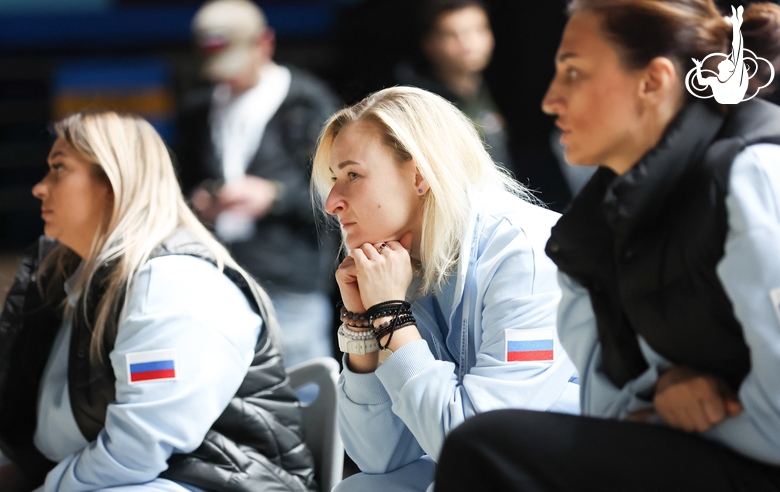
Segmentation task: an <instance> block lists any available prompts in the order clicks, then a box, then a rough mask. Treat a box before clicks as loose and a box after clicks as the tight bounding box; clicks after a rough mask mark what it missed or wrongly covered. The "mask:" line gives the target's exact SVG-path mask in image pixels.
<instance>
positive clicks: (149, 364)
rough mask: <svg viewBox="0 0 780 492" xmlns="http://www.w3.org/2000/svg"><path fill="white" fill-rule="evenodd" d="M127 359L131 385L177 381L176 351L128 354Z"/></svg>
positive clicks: (166, 350)
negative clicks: (146, 382)
mask: <svg viewBox="0 0 780 492" xmlns="http://www.w3.org/2000/svg"><path fill="white" fill-rule="evenodd" d="M125 359H126V360H127V375H128V382H129V383H130V384H133V383H141V382H144V381H171V380H175V379H176V349H164V350H149V351H148V352H135V353H132V354H127V355H126V356H125Z"/></svg>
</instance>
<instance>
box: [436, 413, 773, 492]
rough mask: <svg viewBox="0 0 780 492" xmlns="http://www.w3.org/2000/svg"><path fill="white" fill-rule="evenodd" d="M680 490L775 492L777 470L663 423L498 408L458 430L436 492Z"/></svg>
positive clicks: (440, 470) (452, 436) (443, 462)
mask: <svg viewBox="0 0 780 492" xmlns="http://www.w3.org/2000/svg"><path fill="white" fill-rule="evenodd" d="M777 432H780V428H778V429H777ZM677 490H679V491H685V492H698V491H704V492H720V491H724V492H725V491H744V492H765V491H767V492H768V491H775V492H776V491H780V467H774V466H768V465H764V464H761V463H758V462H756V461H753V460H750V459H747V458H744V457H742V456H740V455H738V454H736V453H734V452H732V451H730V450H728V449H725V448H723V447H722V446H719V445H718V444H715V443H713V442H710V441H708V440H706V439H704V438H702V437H698V436H695V435H691V434H686V433H684V432H680V431H675V430H672V429H668V428H665V427H660V426H655V425H649V424H638V423H630V422H621V421H617V420H602V419H594V418H587V417H574V416H571V415H563V414H555V413H542V412H531V411H524V410H500V411H496V412H488V413H485V414H482V415H478V416H476V417H474V418H471V419H469V420H467V421H466V422H465V423H464V424H463V425H461V426H460V427H458V428H457V429H455V430H454V431H453V432H452V433H451V434H450V436H449V437H448V438H447V441H446V442H445V444H444V448H443V450H442V453H441V457H440V459H439V465H438V467H437V470H436V491H437V492H453V491H464V492H465V491H468V492H476V491H491V492H492V491H500V492H511V491H524V492H559V491H561V492H563V491H566V492H568V491H589V492H590V491H615V492H642V491H648V492H650V491H653V492H655V491H663V492H667V491H677Z"/></svg>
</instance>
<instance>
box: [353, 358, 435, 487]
mask: <svg viewBox="0 0 780 492" xmlns="http://www.w3.org/2000/svg"><path fill="white" fill-rule="evenodd" d="M338 391H339V393H338V401H339V404H338V422H339V432H340V434H341V439H342V441H344V449H346V451H347V454H348V455H349V457H350V458H352V460H353V461H354V462H355V464H356V465H357V466H358V468H360V470H361V471H362V472H364V473H387V472H390V471H393V470H396V469H398V468H400V467H402V466H404V465H407V464H409V463H411V462H413V461H415V460H417V459H418V458H420V457H421V456H422V455H424V454H425V451H423V449H422V448H421V447H420V444H419V443H418V442H417V440H416V439H415V437H414V435H413V434H412V433H411V431H410V430H409V428H408V427H407V426H406V424H404V422H403V420H401V419H400V418H399V417H398V416H397V415H396V414H395V413H393V409H392V404H393V402H392V401H391V399H390V395H388V394H387V391H385V388H384V386H383V385H382V382H381V381H380V380H379V378H377V376H376V373H374V372H370V373H366V374H359V373H355V372H352V371H351V370H350V369H349V365H348V363H347V360H346V357H345V360H344V370H343V371H342V373H341V377H340V379H339V385H338Z"/></svg>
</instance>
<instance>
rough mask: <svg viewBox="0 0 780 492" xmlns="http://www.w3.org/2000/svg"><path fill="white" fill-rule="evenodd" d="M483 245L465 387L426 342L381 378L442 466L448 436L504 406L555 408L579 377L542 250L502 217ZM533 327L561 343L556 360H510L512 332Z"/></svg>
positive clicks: (471, 285)
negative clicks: (561, 334)
mask: <svg viewBox="0 0 780 492" xmlns="http://www.w3.org/2000/svg"><path fill="white" fill-rule="evenodd" d="M481 246H482V247H481V252H480V256H479V258H478V259H476V264H475V266H474V271H473V278H471V273H470V274H469V277H470V278H469V279H467V281H466V282H467V287H466V293H465V295H464V300H463V307H462V309H463V311H464V312H468V317H467V319H466V320H465V323H463V324H468V325H469V326H470V329H473V330H474V331H473V332H474V333H476V334H477V335H476V337H477V338H476V340H475V344H476V346H475V347H474V349H475V352H474V355H473V359H474V360H475V361H476V363H475V365H474V366H473V367H472V368H471V370H470V371H469V372H468V373H466V374H465V375H464V377H463V379H462V381H459V380H458V376H457V374H456V368H455V365H454V364H453V363H452V362H445V361H441V360H437V359H436V358H435V356H434V355H433V353H432V352H431V349H430V347H429V346H428V344H427V343H426V342H425V341H424V340H418V341H413V342H411V343H407V344H406V345H404V346H403V347H401V348H400V349H399V350H397V351H396V352H395V353H394V354H393V355H391V356H390V357H389V358H388V359H387V360H386V361H385V363H384V364H382V365H381V366H379V368H378V369H377V370H376V372H375V374H376V375H377V377H378V378H379V380H380V381H381V382H382V384H383V386H384V388H385V389H386V391H387V393H388V395H389V397H390V399H391V400H392V410H393V413H395V414H396V415H397V416H398V417H400V418H401V420H402V421H403V422H404V423H405V424H406V426H407V427H408V428H409V429H410V430H411V432H412V434H413V435H414V436H415V437H416V438H417V441H418V442H419V443H420V445H421V446H422V448H423V449H424V450H425V452H426V453H428V455H430V456H431V457H432V458H433V459H434V460H435V459H437V457H438V454H439V451H440V449H441V445H442V444H443V441H444V438H445V437H446V435H447V433H448V432H449V431H450V430H451V429H453V428H454V427H456V426H457V425H459V424H460V423H462V422H463V421H464V420H465V419H466V418H468V417H471V416H473V415H475V414H477V413H481V412H486V411H489V410H496V409H502V408H525V409H534V410H547V409H548V408H549V407H550V406H551V405H552V404H553V403H554V402H555V401H556V399H557V398H558V397H559V396H560V395H561V393H562V392H563V390H564V388H565V387H566V385H567V384H568V382H569V379H570V378H571V377H572V375H573V374H574V367H573V366H572V364H571V362H570V361H569V360H568V358H567V357H566V355H565V353H564V352H563V350H562V349H561V347H560V345H559V344H558V342H557V337H554V331H555V308H556V306H557V303H558V300H559V298H560V293H559V290H558V287H557V285H556V283H555V274H554V272H555V267H554V265H553V264H552V262H550V261H549V260H548V259H547V257H546V256H545V255H544V253H543V251H542V249H541V245H538V246H537V248H533V247H532V245H531V241H530V240H529V238H528V237H527V236H526V235H525V232H524V231H523V230H522V229H521V228H519V227H516V226H513V225H511V223H510V222H509V221H508V220H506V219H501V220H500V221H499V223H498V224H496V225H495V228H494V229H493V231H492V233H491V235H490V237H489V238H486V239H485V240H484V243H483V244H482V245H481ZM361 292H362V291H361ZM417 321H418V324H421V323H422V320H417ZM456 324H460V322H458V321H456ZM431 328H432V329H437V327H435V326H434V327H431ZM453 329H456V328H453ZM457 329H460V326H458V327H457ZM527 329H542V330H546V332H547V333H549V335H550V336H551V337H553V338H554V340H555V352H556V353H555V361H554V362H552V361H525V362H508V361H507V353H506V345H505V343H506V339H505V336H506V331H507V330H517V331H521V332H522V331H523V330H527Z"/></svg>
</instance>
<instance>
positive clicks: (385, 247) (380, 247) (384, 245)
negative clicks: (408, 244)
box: [377, 243, 387, 255]
mask: <svg viewBox="0 0 780 492" xmlns="http://www.w3.org/2000/svg"><path fill="white" fill-rule="evenodd" d="M386 249H387V244H385V243H382V244H380V245H379V247H378V248H377V252H379V254H380V255H381V254H382V251H384V250H386Z"/></svg>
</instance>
